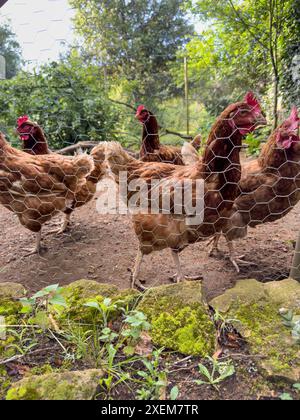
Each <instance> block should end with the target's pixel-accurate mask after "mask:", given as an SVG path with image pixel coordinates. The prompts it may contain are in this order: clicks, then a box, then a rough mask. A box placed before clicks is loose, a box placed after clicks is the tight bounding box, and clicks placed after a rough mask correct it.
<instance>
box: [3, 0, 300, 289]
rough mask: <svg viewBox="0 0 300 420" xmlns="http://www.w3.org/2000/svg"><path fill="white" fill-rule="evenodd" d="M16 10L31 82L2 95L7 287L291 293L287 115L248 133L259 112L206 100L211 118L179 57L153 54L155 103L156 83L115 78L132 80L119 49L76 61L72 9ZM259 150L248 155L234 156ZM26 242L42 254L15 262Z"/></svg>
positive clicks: (25, 76) (294, 153) (293, 130)
mask: <svg viewBox="0 0 300 420" xmlns="http://www.w3.org/2000/svg"><path fill="white" fill-rule="evenodd" d="M23 3H24V4H15V6H14V7H13V8H11V9H10V10H9V12H7V13H6V14H7V15H8V16H10V17H12V18H13V19H17V23H15V25H16V24H17V25H18V26H19V28H20V27H21V28H23V29H24V30H23V32H22V31H21V32H19V33H21V36H22V35H23V36H24V37H25V39H26V41H25V42H23V48H24V52H25V53H26V59H27V61H26V62H25V63H24V69H25V70H24V71H23V72H19V73H18V74H17V75H16V76H14V77H13V78H11V79H10V80H7V81H5V82H1V87H0V89H1V108H2V110H1V113H2V115H1V118H0V124H1V129H2V131H3V132H4V133H5V134H6V139H5V138H4V136H2V137H1V143H0V175H1V176H0V202H1V204H2V206H1V210H0V211H1V218H0V219H1V231H2V232H3V242H2V247H1V253H0V261H1V266H2V267H3V269H2V271H1V277H2V278H3V279H5V280H8V281H18V282H21V283H23V284H24V285H25V286H26V287H27V288H28V289H33V290H35V289H41V288H42V287H43V286H45V285H49V284H52V283H55V282H59V283H60V284H67V283H69V282H70V281H74V280H77V279H80V278H88V279H95V280H98V281H101V282H107V283H115V284H117V285H118V286H120V287H121V288H124V287H127V286H128V284H129V281H130V278H129V277H130V275H129V274H128V269H132V274H131V285H132V286H133V287H134V286H137V287H139V288H144V286H143V285H142V284H141V282H143V280H145V279H146V278H147V279H148V282H147V287H149V286H155V285H158V284H161V283H168V282H169V281H170V280H173V281H174V279H175V281H181V280H182V279H183V278H184V277H185V276H187V278H190V279H191V278H193V277H196V278H199V277H200V278H203V281H204V283H205V285H206V287H207V289H208V293H209V295H211V296H213V295H215V294H217V293H218V292H219V291H220V290H223V289H224V288H226V287H230V286H231V285H232V284H233V283H234V282H235V281H236V280H237V279H238V278H249V277H251V278H253V277H255V278H257V279H258V280H260V281H269V280H279V279H282V278H286V277H287V276H288V275H289V271H290V267H291V265H292V257H293V253H294V249H293V245H294V241H295V239H296V232H297V231H298V230H299V227H300V224H299V221H298V218H297V214H298V200H299V197H300V196H299V192H298V190H299V164H298V162H299V160H300V143H299V136H298V132H297V131H298V124H299V123H298V121H299V118H298V114H297V109H296V108H293V110H292V111H291V112H290V113H289V112H287V110H286V111H284V110H283V111H282V113H281V115H280V123H279V125H278V128H276V129H275V130H274V129H273V130H271V129H270V126H269V127H268V130H266V131H263V132H262V133H260V132H259V131H258V133H259V134H256V133H257V129H258V128H259V126H261V125H264V124H265V123H266V121H265V114H264V112H263V109H264V108H265V105H266V104H264V103H263V104H260V103H259V101H258V99H256V97H255V95H253V94H252V93H248V94H246V92H245V94H246V96H245V97H243V96H241V94H240V93H239V94H237V96H236V98H235V100H228V101H227V103H225V102H224V99H222V101H221V100H220V102H218V98H217V91H218V90H217V89H216V90H215V91H212V95H215V96H216V98H217V99H215V101H214V103H215V104H217V106H216V110H215V112H213V113H212V112H208V110H207V108H206V107H205V105H204V102H203V101H202V100H201V77H200V79H195V80H193V79H192V78H190V80H189V77H188V75H189V68H188V61H187V59H186V58H185V59H184V57H183V56H181V55H180V54H179V55H176V54H175V55H174V56H173V57H172V60H170V57H169V56H167V55H166V56H159V57H154V58H153V57H150V55H151V54H150V53H149V60H150V62H151V63H152V64H153V63H154V62H155V60H156V59H157V61H158V62H159V63H160V64H159V65H161V66H162V67H163V71H162V73H161V74H157V79H155V78H154V84H155V80H156V82H157V83H158V84H160V88H159V89H156V90H155V89H154V88H153V80H152V79H151V78H150V76H149V74H150V75H151V69H150V71H149V73H147V74H146V72H145V80H142V82H143V83H144V85H143V86H136V82H135V80H134V78H131V79H130V78H126V77H124V73H122V71H121V67H120V73H122V77H121V76H120V80H118V78H117V77H116V71H115V67H114V66H118V65H119V66H120V65H121V64H122V65H124V66H130V65H132V66H133V67H135V68H137V67H138V66H136V63H132V57H131V56H130V55H129V54H128V51H127V50H124V54H123V56H122V54H121V56H122V60H121V61H120V62H119V63H117V64H116V63H115V62H114V60H108V58H109V57H108V56H106V55H105V53H104V52H103V51H98V50H97V45H96V44H95V45H94V44H93V42H92V41H94V39H93V40H92V41H91V47H92V48H90V49H85V48H86V44H85V43H84V40H83V39H82V33H80V30H78V26H77V32H78V33H79V37H77V38H74V39H73V38H70V36H69V32H70V33H73V32H72V28H71V27H70V28H69V27H68V25H70V22H69V18H68V20H67V21H65V20H64V15H65V14H67V15H68V16H73V15H74V13H75V12H74V11H73V10H72V9H70V8H68V7H67V6H66V5H67V3H65V6H66V9H65V10H64V11H63V8H62V9H60V10H59V9H58V8H57V9H56V10H55V12H54V11H53V9H51V13H50V12H49V10H50V9H49V7H50V6H52V5H54V3H55V2H48V3H49V4H48V5H47V4H46V3H47V2H46V3H45V2H39V4H37V3H35V2H26V1H25V2H23ZM30 3H31V5H30ZM50 3H51V5H50ZM43 6H44V7H45V8H44V9H43ZM4 12H5V11H4ZM4 12H3V15H4V17H5V13H4ZM77 24H78V22H77ZM81 24H82V25H85V22H84V20H83V21H81ZM29 27H30V30H29V29H28V28H29ZM66 28H67V29H66ZM90 28H92V29H93V25H92V24H91V25H90ZM79 29H80V28H79ZM127 41H128V40H127ZM120 44H121V46H122V40H120ZM58 51H60V52H61V56H60V57H59V56H58V54H57V52H58ZM55 54H56V56H55ZM47 56H48V57H50V61H47V60H46V58H47ZM169 61H170V63H171V64H172V66H173V67H176V68H175V70H174V71H173V73H172V71H170V73H169V74H168V75H167V77H165V73H166V72H167V67H165V63H166V62H168V65H171V64H170V63H169ZM120 63H121V64H120ZM113 70H114V71H113ZM135 71H137V69H136V70H135ZM170 75H171V76H170ZM164 77H165V78H164ZM172 77H173V78H172ZM159 78H161V80H160V79H159ZM148 79H149V80H148ZM142 82H141V81H140V80H139V81H138V83H142ZM166 83H169V84H170V86H168V89H167V88H166V89H165V90H164V84H166ZM191 87H192V88H191ZM189 88H190V89H189ZM254 89H255V86H254ZM151 90H153V96H152V95H151ZM145 92H146V93H145ZM141 102H144V103H146V104H147V105H140V106H138V105H139V104H140V103H141ZM15 129H16V131H15ZM141 132H142V134H141ZM255 136H256V137H255ZM257 138H258V139H259V140H260V142H262V143H263V147H262V148H261V150H260V151H259V152H257V153H258V155H257V156H250V155H249V153H248V151H247V150H246V149H245V148H244V147H243V146H242V142H243V141H244V140H245V139H246V141H248V145H249V144H250V145H252V144H253V143H255V141H257V140H256V139H257ZM11 145H12V146H13V147H11ZM124 203H125V205H124ZM128 209H129V211H128ZM132 213H134V214H132ZM61 215H62V216H63V222H61V217H62V216H61ZM196 216H197V218H196ZM132 222H133V228H132ZM61 224H62V226H61V227H60V228H59V229H58V230H57V232H56V233H55V232H54V231H53V229H52V227H53V225H61ZM33 233H35V234H36V237H37V245H36V248H35V249H34V251H37V254H32V252H31V251H30V252H27V251H26V250H24V248H26V246H28V245H30V244H31V243H32V241H33ZM223 238H225V241H224V239H223ZM41 239H43V241H42V244H43V247H42V246H41ZM208 240H210V241H211V243H212V249H210V248H209V246H208V243H207V241H208ZM226 242H227V246H228V248H227V246H226ZM137 249H138V255H137V257H136V250H137ZM170 250H171V256H172V259H171V258H170V256H169V251H170ZM154 251H158V252H156V253H154ZM241 254H243V255H241ZM179 255H180V259H181V262H180V260H179ZM144 256H146V258H147V259H148V261H149V262H151V263H149V264H147V266H142V267H141V263H142V261H143V259H144ZM134 262H135V263H134ZM295 264H296V263H294V265H295ZM173 265H175V267H176V270H177V273H176V275H175V277H173V276H172V274H173V269H174V267H173ZM141 268H142V270H141ZM150 279H151V281H149V280H150Z"/></svg>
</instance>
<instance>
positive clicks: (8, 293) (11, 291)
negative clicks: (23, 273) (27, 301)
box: [0, 283, 26, 300]
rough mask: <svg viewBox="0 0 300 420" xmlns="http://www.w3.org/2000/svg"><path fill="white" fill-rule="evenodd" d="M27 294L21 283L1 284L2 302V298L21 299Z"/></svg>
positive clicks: (0, 296) (0, 294)
mask: <svg viewBox="0 0 300 420" xmlns="http://www.w3.org/2000/svg"><path fill="white" fill-rule="evenodd" d="M25 294H26V290H25V288H24V286H22V285H21V284H19V283H0V300H1V299H2V298H13V299H20V298H21V297H23V296H25Z"/></svg>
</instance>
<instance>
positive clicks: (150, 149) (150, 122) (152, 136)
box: [136, 105, 202, 165]
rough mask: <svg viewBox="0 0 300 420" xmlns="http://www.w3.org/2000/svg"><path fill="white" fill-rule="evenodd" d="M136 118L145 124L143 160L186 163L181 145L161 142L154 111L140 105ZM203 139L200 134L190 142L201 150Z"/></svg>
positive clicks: (195, 148)
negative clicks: (167, 144) (168, 144)
mask: <svg viewBox="0 0 300 420" xmlns="http://www.w3.org/2000/svg"><path fill="white" fill-rule="evenodd" d="M136 118H137V119H138V120H139V121H140V123H141V124H142V125H143V134H142V147H141V150H140V159H141V160H142V161H143V162H168V163H173V164H174V165H184V162H183V158H182V154H181V148H180V147H175V146H164V145H162V144H160V139H159V134H158V131H159V126H158V122H157V119H156V117H155V115H153V114H152V112H150V111H148V110H147V109H146V108H145V106H144V105H140V106H139V107H138V109H137V112H136ZM201 141H202V138H201V135H200V134H198V135H197V136H196V137H195V138H194V140H193V141H192V142H191V143H190V144H191V146H192V147H193V149H194V150H195V152H197V150H199V148H200V146H201Z"/></svg>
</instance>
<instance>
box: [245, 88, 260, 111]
mask: <svg viewBox="0 0 300 420" xmlns="http://www.w3.org/2000/svg"><path fill="white" fill-rule="evenodd" d="M244 101H245V102H247V104H248V105H250V106H252V107H253V108H257V107H259V109H260V103H259V102H258V100H257V99H256V96H255V95H254V93H253V92H251V91H250V92H248V93H247V95H246V96H245V98H244Z"/></svg>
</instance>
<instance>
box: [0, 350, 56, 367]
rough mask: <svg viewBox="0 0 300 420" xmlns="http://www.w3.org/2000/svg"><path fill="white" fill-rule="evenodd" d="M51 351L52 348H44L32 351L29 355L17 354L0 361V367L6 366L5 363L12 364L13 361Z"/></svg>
mask: <svg viewBox="0 0 300 420" xmlns="http://www.w3.org/2000/svg"><path fill="white" fill-rule="evenodd" d="M52 349H53V347H45V348H44V349H38V350H34V351H32V352H30V353H25V354H18V355H17V356H13V357H11V358H10V359H6V360H2V361H0V366H1V365H6V364H7V363H11V362H14V361H15V360H19V359H22V358H23V357H28V356H33V355H34V354H38V353H41V352H43V351H48V350H52Z"/></svg>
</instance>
